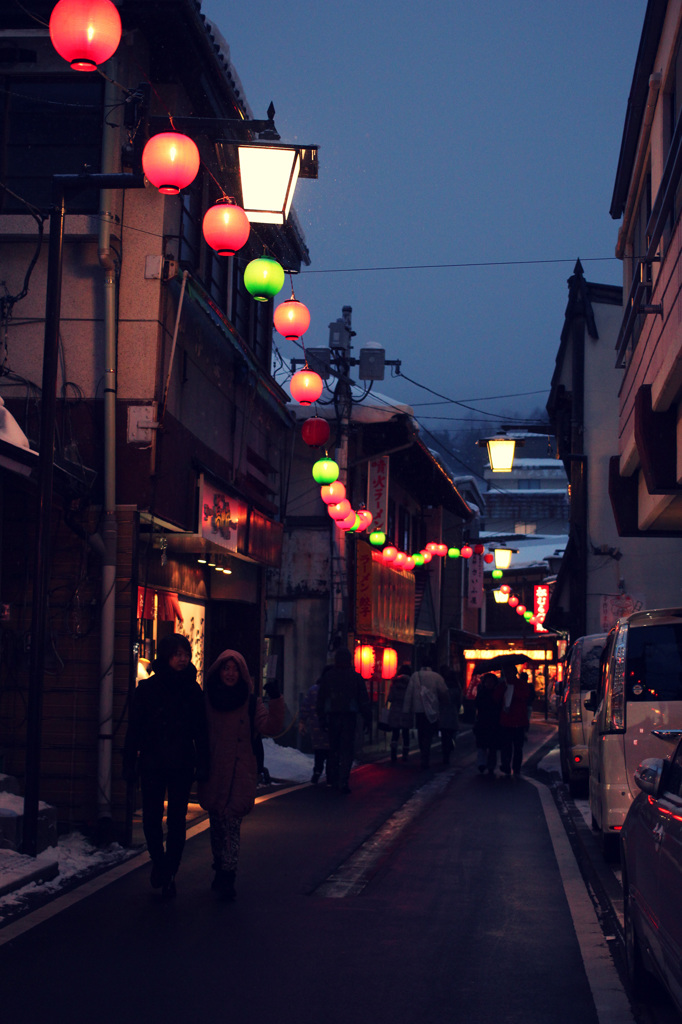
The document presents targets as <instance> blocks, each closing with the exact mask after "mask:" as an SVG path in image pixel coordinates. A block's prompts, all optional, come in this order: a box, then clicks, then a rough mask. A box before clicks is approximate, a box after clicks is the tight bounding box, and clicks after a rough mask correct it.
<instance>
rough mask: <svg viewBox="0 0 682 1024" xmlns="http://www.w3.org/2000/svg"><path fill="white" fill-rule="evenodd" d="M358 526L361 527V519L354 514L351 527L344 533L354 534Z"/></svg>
mask: <svg viewBox="0 0 682 1024" xmlns="http://www.w3.org/2000/svg"><path fill="white" fill-rule="evenodd" d="M359 526H362V519H361V518H360V516H359V515H358V514H357V512H356V513H355V522H354V523H353V525H352V526H351V528H350V530H346V533H355V531H356V530H357V529H358V527H359Z"/></svg>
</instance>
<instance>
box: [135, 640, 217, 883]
mask: <svg viewBox="0 0 682 1024" xmlns="http://www.w3.org/2000/svg"><path fill="white" fill-rule="evenodd" d="M191 660H192V647H191V645H190V642H189V640H187V639H186V637H184V636H182V635H181V634H179V633H173V634H172V635H171V636H166V637H163V639H161V640H160V641H159V645H158V650H157V655H156V660H155V661H154V663H153V665H152V674H151V675H150V676H148V677H147V678H146V679H140V681H139V683H138V685H137V688H136V690H135V693H134V694H133V698H132V702H131V707H130V716H129V719H128V730H127V733H126V738H125V743H124V748H123V778H124V779H125V780H126V781H127V782H129V783H132V782H134V781H135V779H136V778H137V774H138V771H139V776H140V784H141V789H142V829H143V832H144V837H145V840H146V842H147V850H148V851H149V856H150V859H151V862H152V870H151V875H150V883H151V885H152V888H154V889H161V891H162V895H163V896H165V897H172V896H175V894H176V885H175V876H176V874H177V872H178V868H179V867H180V860H181V858H182V851H183V848H184V845H185V834H186V819H187V805H188V803H189V795H190V790H191V788H192V783H193V781H194V779H195V777H196V779H197V780H199V781H201V780H202V779H205V778H206V777H207V775H208V771H209V748H208V734H207V728H206V713H205V710H204V696H203V693H202V692H201V687H200V686H199V684H198V683H197V670H196V668H195V667H194V665H192V664H191ZM165 798H166V799H167V803H168V808H167V813H166V848H165V850H164V837H163V815H164V799H165Z"/></svg>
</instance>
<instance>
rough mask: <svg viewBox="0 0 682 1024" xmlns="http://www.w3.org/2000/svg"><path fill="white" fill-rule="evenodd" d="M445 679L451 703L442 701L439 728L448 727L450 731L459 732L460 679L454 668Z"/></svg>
mask: <svg viewBox="0 0 682 1024" xmlns="http://www.w3.org/2000/svg"><path fill="white" fill-rule="evenodd" d="M443 679H444V682H445V685H446V686H447V688H448V693H449V694H450V703H449V704H443V703H442V702H441V705H440V713H439V715H438V728H439V729H447V730H449V731H450V732H457V730H458V729H459V709H460V706H461V704H462V688H461V686H460V685H459V679H458V677H457V673H456V672H455V671H454V670H450V672H448V674H447V675H445V676H444V677H443Z"/></svg>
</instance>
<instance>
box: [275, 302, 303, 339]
mask: <svg viewBox="0 0 682 1024" xmlns="http://www.w3.org/2000/svg"><path fill="white" fill-rule="evenodd" d="M273 320H274V323H275V330H276V331H278V332H279V333H280V334H282V335H283V336H284V337H285V338H286V339H287V340H288V341H298V339H299V338H300V337H301V336H302V335H304V334H305V332H306V331H307V330H308V328H309V327H310V312H309V311H308V307H307V306H304V305H303V303H302V302H299V301H298V300H297V299H294V298H293V297H292V298H291V299H287V300H286V302H281V303H280V304H279V306H278V307H277V309H276V310H275V313H274V317H273Z"/></svg>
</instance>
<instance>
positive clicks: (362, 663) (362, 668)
mask: <svg viewBox="0 0 682 1024" xmlns="http://www.w3.org/2000/svg"><path fill="white" fill-rule="evenodd" d="M375 661H376V655H375V653H374V648H373V647H372V645H371V644H359V645H358V646H357V647H356V648H355V651H354V652H353V664H354V666H355V671H356V672H359V673H360V675H361V676H362V678H363V679H371V678H372V675H373V673H374V664H375Z"/></svg>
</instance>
